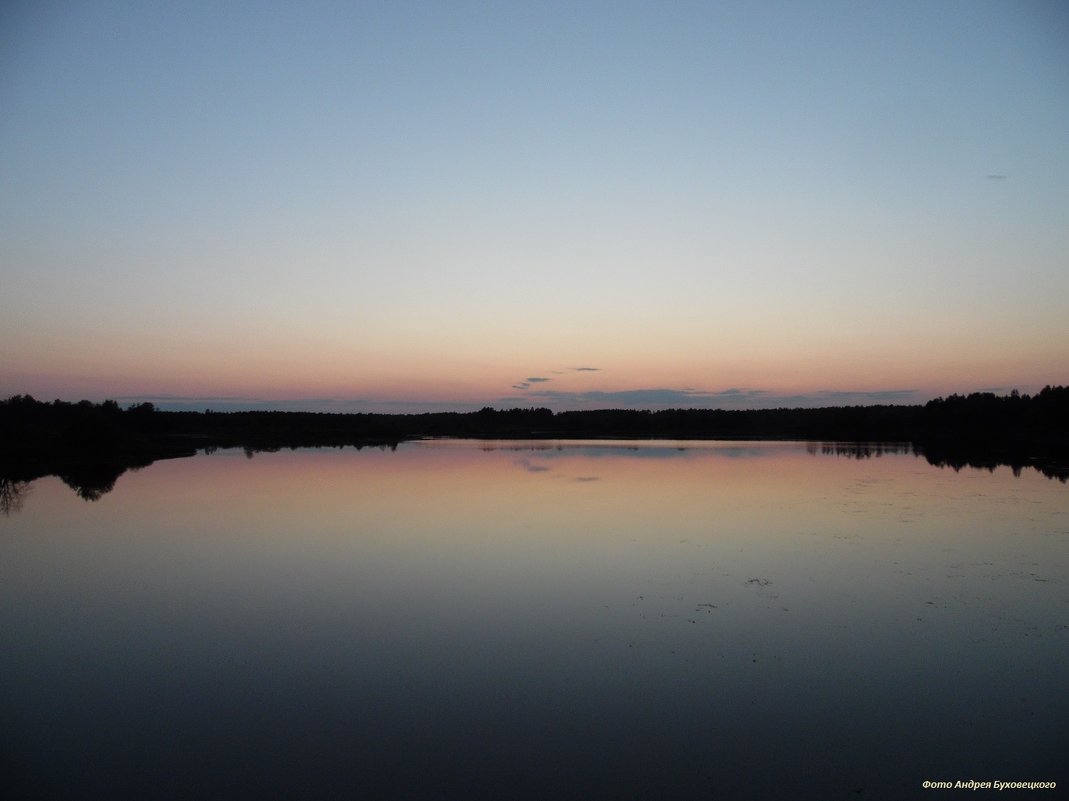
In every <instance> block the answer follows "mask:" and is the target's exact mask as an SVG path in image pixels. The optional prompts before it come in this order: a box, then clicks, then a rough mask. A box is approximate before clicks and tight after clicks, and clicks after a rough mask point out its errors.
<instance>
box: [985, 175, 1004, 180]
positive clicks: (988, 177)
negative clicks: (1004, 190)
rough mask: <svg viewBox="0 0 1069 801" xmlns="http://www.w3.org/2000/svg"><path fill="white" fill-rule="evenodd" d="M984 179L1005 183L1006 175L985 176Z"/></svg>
mask: <svg viewBox="0 0 1069 801" xmlns="http://www.w3.org/2000/svg"><path fill="white" fill-rule="evenodd" d="M984 177H985V178H987V180H989V181H1005V180H1006V176H1005V175H996V174H992V175H985V176H984Z"/></svg>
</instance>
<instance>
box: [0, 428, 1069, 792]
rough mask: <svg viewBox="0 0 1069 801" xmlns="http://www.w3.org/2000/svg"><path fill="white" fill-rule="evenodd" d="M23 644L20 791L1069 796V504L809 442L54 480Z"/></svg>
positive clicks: (25, 574) (11, 634)
mask: <svg viewBox="0 0 1069 801" xmlns="http://www.w3.org/2000/svg"><path fill="white" fill-rule="evenodd" d="M0 636H2V640H3V643H4V647H3V651H2V655H0V660H2V661H0V668H2V681H0V704H2V707H0V714H2V718H3V725H2V727H0V732H2V733H0V738H2V749H3V762H4V765H3V773H4V775H5V777H6V778H5V780H4V781H5V782H6V783H7V785H8V788H9V789H12V790H14V791H16V792H15V793H14V795H15V797H25V798H45V797H64V796H66V797H72V798H74V797H79V798H80V797H87V796H90V795H102V794H103V795H107V796H110V797H112V798H160V797H175V798H246V797H279V798H291V797H292V798H332V797H346V798H348V797H352V798H399V799H408V798H442V799H454V798H455V799H461V798H501V799H508V798H576V799H578V798H583V799H595V798H606V799H610V798H611V799H625V798H681V799H682V798H702V799H719V798H724V799H732V798H827V799H835V798H869V799H871V798H913V797H922V796H923V797H927V794H928V793H930V792H932V791H923V790H922V789H921V783H922V782H923V781H925V780H946V779H950V780H957V779H963V780H968V779H980V780H987V779H991V780H994V779H1001V780H1015V779H1031V780H1040V781H1059V782H1060V783H1062V785H1063V786H1064V784H1065V783H1069V775H1067V771H1066V765H1067V760H1066V758H1065V754H1066V753H1067V751H1066V750H1065V749H1066V745H1067V743H1069V693H1067V692H1066V686H1067V685H1066V676H1067V675H1069V487H1067V486H1066V485H1065V484H1062V483H1059V482H1057V481H1052V480H1050V479H1048V478H1044V477H1043V476H1041V475H1040V474H1039V473H1037V472H1034V471H1025V472H1024V473H1022V474H1021V475H1020V476H1019V477H1015V476H1014V475H1013V474H1012V473H1011V472H1010V471H1009V469H1006V468H1000V469H997V470H995V471H994V472H987V471H980V470H971V469H967V470H963V471H961V472H954V471H952V470H947V469H940V468H937V467H933V466H931V465H929V464H927V463H926V462H924V461H923V460H922V459H918V458H916V457H914V456H912V455H909V454H906V453H883V454H881V455H878V456H875V457H873V458H866V459H853V458H847V457H843V456H837V455H834V454H831V453H822V452H821V450H820V449H814V448H813V447H812V446H809V447H808V448H807V446H805V445H804V444H792V443H697V442H685V443H684V442H680V443H655V444H641V445H637V444H635V443H631V442H628V443H605V442H598V443H589V442H588V443H575V442H572V443H565V442H560V443H557V442H552V443H545V442H540V443H508V442H504V443H501V442H498V443H490V442H471V441H467V442H458V441H443V442H422V443H405V444H402V445H401V446H399V447H398V448H397V450H396V451H389V450H377V449H365V450H361V451H356V450H353V449H345V450H327V449H324V450H299V451H292V452H280V453H263V454H258V455H256V456H255V458H252V459H248V458H246V456H245V454H244V453H242V452H241V451H220V452H217V453H214V454H212V455H200V456H197V457H194V458H190V459H181V460H174V461H165V462H158V463H156V464H154V465H152V466H150V467H148V468H145V469H143V470H141V471H138V472H132V473H127V474H125V475H124V476H122V477H121V478H120V479H119V481H118V483H117V485H116V487H115V489H114V491H113V492H110V493H108V494H106V495H104V496H103V497H102V498H101V499H100V500H98V501H96V502H92V503H88V502H86V501H83V500H81V499H80V498H78V497H77V495H75V493H73V492H72V491H71V490H70V489H69V488H68V487H66V486H64V485H63V484H62V483H61V482H60V481H59V480H58V479H55V478H47V479H41V480H38V481H37V482H35V483H34V484H33V485H32V486H31V487H30V488H29V492H28V493H27V494H26V497H25V500H24V502H23V504H22V508H21V510H19V511H15V512H12V513H11V514H10V515H8V516H7V517H0ZM1059 789H1060V788H1059ZM1029 795H1030V796H1031V795H1033V794H1032V793H1030V794H1029ZM1040 796H1042V797H1046V796H1045V795H1044V794H1040ZM940 797H943V798H950V797H956V794H954V793H950V792H947V791H940Z"/></svg>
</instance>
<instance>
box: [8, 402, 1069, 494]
mask: <svg viewBox="0 0 1069 801" xmlns="http://www.w3.org/2000/svg"><path fill="white" fill-rule="evenodd" d="M423 437H460V438H482V439H505V440H507V439H540V438H544V439H569V438H571V439H598V438H617V439H628V438H634V439H743V440H745V439H779V440H787V439H797V440H809V441H812V442H814V443H822V444H820V445H812V446H810V447H811V449H813V450H814V452H815V449H816V448H819V449H820V451H821V452H822V453H833V454H836V455H840V456H849V457H852V458H858V459H867V458H872V457H874V456H879V455H880V454H882V453H888V452H894V453H901V452H903V451H912V452H913V453H915V454H917V455H920V456H924V457H925V458H926V459H927V460H928V461H929V462H931V463H932V464H935V465H939V466H942V467H951V468H954V469H961V468H963V467H966V466H968V467H979V468H986V469H994V467H996V466H998V465H1009V466H1011V467H1012V468H1013V470H1014V472H1015V473H1018V474H1019V473H1020V472H1021V470H1022V469H1024V468H1025V467H1034V468H1036V469H1038V470H1040V471H1041V472H1043V473H1044V475H1047V476H1049V477H1052V478H1057V479H1058V480H1060V481H1063V482H1065V481H1066V480H1067V478H1069V387H1061V386H1048V387H1045V388H1044V389H1043V390H1042V391H1041V392H1038V393H1036V394H1035V395H1031V396H1030V395H1027V394H1022V393H1019V392H1017V391H1016V390H1015V391H1013V392H1011V393H1010V394H1009V395H1003V396H999V395H995V394H994V393H973V394H971V395H967V396H966V395H951V396H950V397H947V398H938V399H936V400H933V401H929V402H928V403H927V404H924V405H913V406H895V405H874V406H836V407H825V408H819V409H753V410H730V411H729V410H723V409H667V410H661V411H647V410H634V409H602V410H591V411H572V412H557V413H554V412H552V411H551V410H549V409H544V408H539V409H500V410H498V409H493V408H490V407H486V408H483V409H481V410H480V411H477V412H436V413H427V414H404V415H402V414H368V413H363V414H361V413H354V414H336V413H316V412H265V411H257V412H225V413H221V412H212V411H210V410H206V411H204V412H189V411H183V412H169V411H160V410H158V409H156V408H155V407H154V406H153V405H152V404H151V403H140V404H136V405H133V406H130V407H127V408H122V407H120V406H119V404H118V403H116V402H115V401H111V400H108V401H104V402H102V403H92V402H90V401H84V400H83V401H79V402H77V403H69V402H65V401H58V400H57V401H53V402H51V403H49V402H44V401H39V400H36V399H35V398H33V397H31V396H29V395H16V396H14V397H10V398H8V399H6V400H2V401H0V439H2V441H3V449H2V453H0V482H2V483H0V512H4V513H10V512H11V511H16V510H17V509H18V508H20V507H21V504H22V502H23V499H24V498H25V493H26V492H27V490H28V484H29V482H31V481H33V480H34V479H36V478H38V477H40V476H44V475H57V476H59V477H60V478H61V479H62V480H63V481H64V482H65V483H66V484H67V485H68V486H70V487H72V488H73V489H74V490H75V491H76V492H77V493H78V494H79V496H81V497H82V498H85V499H86V500H96V499H98V498H100V497H101V496H102V495H104V494H105V493H107V492H109V491H110V490H111V489H112V488H113V487H114V486H115V482H116V480H117V479H118V478H119V476H121V475H122V474H123V472H125V471H126V470H128V469H131V468H136V467H142V466H145V465H148V464H151V463H152V462H153V461H155V460H157V459H165V458H176V457H182V456H192V455H193V454H195V453H197V452H198V451H211V450H214V449H217V448H243V449H244V450H245V453H246V455H247V456H249V457H250V458H251V457H252V456H253V455H254V454H255V453H257V452H260V451H271V450H278V449H280V448H301V447H323V446H332V447H356V448H362V447H368V446H373V447H386V448H395V447H396V446H397V444H398V443H400V442H402V441H404V440H408V439H416V438H423Z"/></svg>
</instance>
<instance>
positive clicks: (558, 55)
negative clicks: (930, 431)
mask: <svg viewBox="0 0 1069 801" xmlns="http://www.w3.org/2000/svg"><path fill="white" fill-rule="evenodd" d="M1067 40H1069V11H1067V10H1066V8H1065V7H1064V6H1063V5H1062V4H1058V3H1035V4H1020V3H1001V2H947V3H938V4H931V3H922V2H907V3H901V2H895V3H890V2H887V3H883V2H881V3H868V4H861V5H859V4H855V3H840V2H831V1H830V0H829V1H827V2H817V3H805V4H784V3H759V4H750V3H715V4H698V5H697V6H693V5H680V4H668V5H667V6H657V5H646V4H637V3H611V4H608V3H606V4H603V3H590V4H580V5H579V6H575V5H574V4H557V3H549V4H536V5H535V6H531V5H530V4H526V3H500V4H492V5H491V6H481V5H474V4H469V3H450V4H443V5H435V4H432V5H430V6H417V5H412V4H407V3H400V4H394V3H390V4H377V3H372V4H365V3H361V4H349V3H331V2H314V3H310V4H297V5H294V4H273V3H267V4H253V3H237V4H234V5H228V6H227V9H226V10H223V9H221V8H219V7H218V6H217V4H214V3H200V2H194V3H185V4H180V5H179V6H174V7H171V6H158V5H155V4H150V5H143V4H136V3H125V2H105V3H93V4H88V5H85V4H67V3H61V4H58V5H47V6H41V5H39V4H30V3H13V4H8V5H7V6H5V8H4V10H3V11H2V12H0V105H2V107H3V108H4V113H3V114H2V115H0V284H2V291H0V394H2V395H3V396H5V397H7V396H10V395H13V394H16V393H29V394H32V395H34V396H36V397H38V398H42V399H46V400H47V399H52V398H62V399H66V400H77V399H79V398H83V397H84V398H90V399H94V400H100V399H103V398H118V399H120V400H123V401H132V400H135V399H151V400H154V401H155V402H157V403H159V404H160V405H161V406H163V407H164V408H207V407H213V408H217V409H222V408H267V407H271V408H308V409H340V410H353V411H368V410H381V411H421V410H431V409H456V410H468V409H475V408H479V407H481V406H485V405H491V406H495V407H507V406H523V407H528V406H548V407H550V408H554V409H570V408H598V407H621V406H630V407H648V408H664V407H683V406H703V407H705V406H708V407H724V408H748V407H765V406H778V405H790V406H814V405H834V404H843V403H849V404H853V403H886V402H893V403H915V402H922V401H924V400H927V399H929V398H932V397H935V396H937V395H944V394H948V393H951V392H970V391H975V390H995V391H1008V390H1009V389H1011V388H1019V389H1020V390H1022V391H1026V392H1034V391H1036V390H1038V389H1040V388H1041V387H1042V386H1044V385H1045V384H1055V383H1063V382H1065V380H1066V378H1067V376H1066V368H1067V366H1069V306H1067V303H1066V299H1067V298H1069V269H1067V266H1069V260H1067V258H1069V150H1067V149H1066V147H1065V141H1066V140H1065V132H1066V131H1067V130H1069V51H1067V50H1066V48H1065V42H1066V41H1067Z"/></svg>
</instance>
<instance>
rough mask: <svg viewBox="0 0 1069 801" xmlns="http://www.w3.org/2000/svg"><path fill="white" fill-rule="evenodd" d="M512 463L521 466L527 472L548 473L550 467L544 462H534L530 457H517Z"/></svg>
mask: <svg viewBox="0 0 1069 801" xmlns="http://www.w3.org/2000/svg"><path fill="white" fill-rule="evenodd" d="M513 464H515V465H518V466H520V467H522V468H523V469H524V470H526V471H527V472H528V473H548V472H549V471H550V470H551V469H552V468H550V467H548V466H546V465H544V464H534V463H533V462H532V461H531V460H530V459H517V460H516V461H515V462H513Z"/></svg>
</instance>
